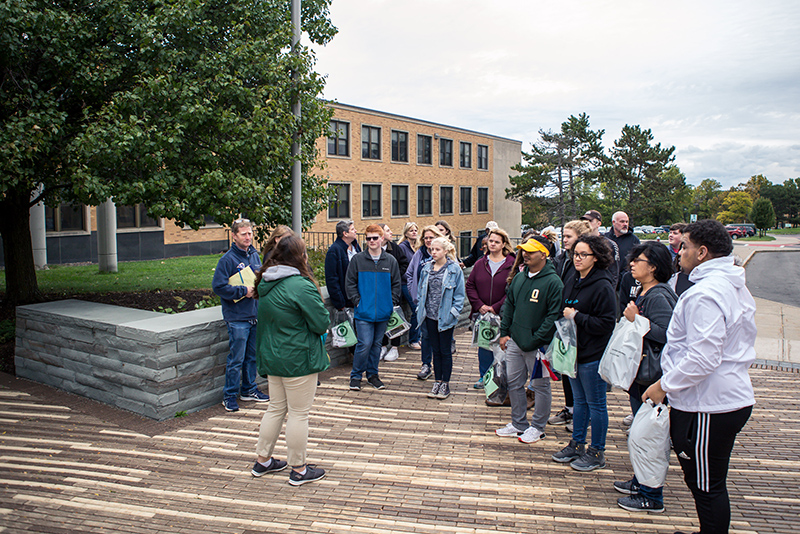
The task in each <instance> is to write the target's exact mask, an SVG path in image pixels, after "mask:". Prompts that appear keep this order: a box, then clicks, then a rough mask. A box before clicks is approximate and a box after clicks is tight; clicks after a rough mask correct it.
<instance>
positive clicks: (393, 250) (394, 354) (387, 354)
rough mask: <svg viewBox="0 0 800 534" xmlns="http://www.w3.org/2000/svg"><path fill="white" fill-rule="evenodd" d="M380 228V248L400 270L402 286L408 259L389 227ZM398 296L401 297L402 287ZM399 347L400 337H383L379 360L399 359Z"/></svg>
mask: <svg viewBox="0 0 800 534" xmlns="http://www.w3.org/2000/svg"><path fill="white" fill-rule="evenodd" d="M380 227H381V228H383V239H382V243H383V245H382V247H381V248H383V250H385V251H386V252H387V253H388V254H391V255H392V256H393V257H394V259H395V260H397V265H398V267H399V268H400V280H401V286H402V280H403V279H404V278H405V274H406V270H407V269H408V258H407V257H406V254H405V252H403V251H402V250H401V249H400V246H399V245H398V244H396V243H395V242H394V241H393V240H392V237H393V235H392V229H391V228H389V225H388V224H386V223H383V224H381V225H380ZM400 294H401V296H402V287H401V290H400ZM399 346H400V336H398V337H396V338H394V339H392V340H390V339H389V338H388V337H386V335H384V336H383V340H382V342H381V355H380V359H382V360H385V361H387V362H393V361H395V360H396V359H397V358H399V357H400V353H399V352H398V350H397V347H399Z"/></svg>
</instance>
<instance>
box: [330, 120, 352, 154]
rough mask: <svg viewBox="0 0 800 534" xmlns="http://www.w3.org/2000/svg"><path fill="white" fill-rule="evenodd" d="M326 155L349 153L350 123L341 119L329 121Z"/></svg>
mask: <svg viewBox="0 0 800 534" xmlns="http://www.w3.org/2000/svg"><path fill="white" fill-rule="evenodd" d="M328 155H329V156H349V155H350V124H348V123H346V122H342V121H331V125H330V132H329V133H328Z"/></svg>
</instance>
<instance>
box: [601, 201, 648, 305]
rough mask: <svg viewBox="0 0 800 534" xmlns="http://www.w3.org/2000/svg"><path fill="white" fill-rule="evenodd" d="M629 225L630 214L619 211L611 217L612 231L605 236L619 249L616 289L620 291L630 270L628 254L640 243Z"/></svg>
mask: <svg viewBox="0 0 800 534" xmlns="http://www.w3.org/2000/svg"><path fill="white" fill-rule="evenodd" d="M629 224H630V221H629V220H628V214H627V213H625V212H624V211H618V212H616V213H615V214H614V215H612V216H611V230H609V231H608V232H606V233H605V234H604V235H605V236H606V237H607V238H609V239H610V240H611V241H613V242H614V243H616V244H617V248H618V249H619V258H617V271H618V272H619V274H618V276H617V285H616V287H615V289H619V281H620V279H621V278H622V275H623V274H625V272H626V271H628V270H629V269H630V265H629V264H628V253H630V251H631V250H633V247H635V246H636V245H638V244H639V243H640V241H639V238H638V237H636V235H634V233H633V229H631V228H630V226H629Z"/></svg>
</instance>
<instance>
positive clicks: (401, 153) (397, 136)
mask: <svg viewBox="0 0 800 534" xmlns="http://www.w3.org/2000/svg"><path fill="white" fill-rule="evenodd" d="M401 137H405V139H404V140H401ZM392 161H393V162H395V163H408V132H404V131H402V130H392Z"/></svg>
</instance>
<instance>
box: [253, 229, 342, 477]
mask: <svg viewBox="0 0 800 534" xmlns="http://www.w3.org/2000/svg"><path fill="white" fill-rule="evenodd" d="M307 261H308V259H307V256H306V246H305V243H303V240H302V239H300V238H299V237H297V236H295V235H293V234H291V235H287V236H285V237H283V238H282V239H281V240H280V242H279V243H278V244H277V246H276V247H275V249H274V250H273V252H272V254H271V255H270V257H269V259H268V260H267V262H266V263H265V264H264V266H263V268H262V270H261V273H260V274H261V277H260V280H258V281H257V290H258V297H259V299H258V327H257V336H256V347H257V348H256V360H257V364H258V374H259V375H261V376H266V377H267V378H268V379H269V391H270V403H269V409H268V410H267V413H265V414H264V417H263V418H262V419H261V428H260V430H259V434H258V444H257V445H256V454H257V455H258V458H257V460H256V463H255V465H254V466H253V470H252V474H253V476H257V477H260V476H262V475H265V474H267V473H275V472H277V471H282V470H283V469H285V468H286V465H287V462H284V461H283V460H278V459H276V458H273V457H272V451H273V449H274V448H275V442H276V441H277V440H278V435H279V434H280V432H281V427H282V426H283V420H284V418H285V417H286V414H287V412H288V414H289V417H288V419H287V421H286V447H287V449H288V458H287V460H288V463H289V464H291V466H292V471H291V473H290V474H289V484H291V485H293V486H299V485H301V484H305V483H307V482H314V481H315V480H319V479H321V478H322V477H324V476H325V471H324V470H323V469H320V468H318V467H316V466H314V465H309V464H307V463H306V448H307V445H308V413H309V411H310V410H311V405H312V404H313V402H314V394H315V393H316V390H317V373H319V372H320V371H324V370H325V369H327V368H328V365H329V364H330V358H328V354H327V352H325V342H324V340H323V338H322V334H324V333H325V332H326V331H327V329H328V324H329V321H330V319H329V316H328V311H327V310H326V309H325V305H324V304H323V302H322V296H321V295H320V292H319V286H318V285H317V282H316V280H314V276H313V275H312V274H311V272H310V270H309V268H308V263H307Z"/></svg>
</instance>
